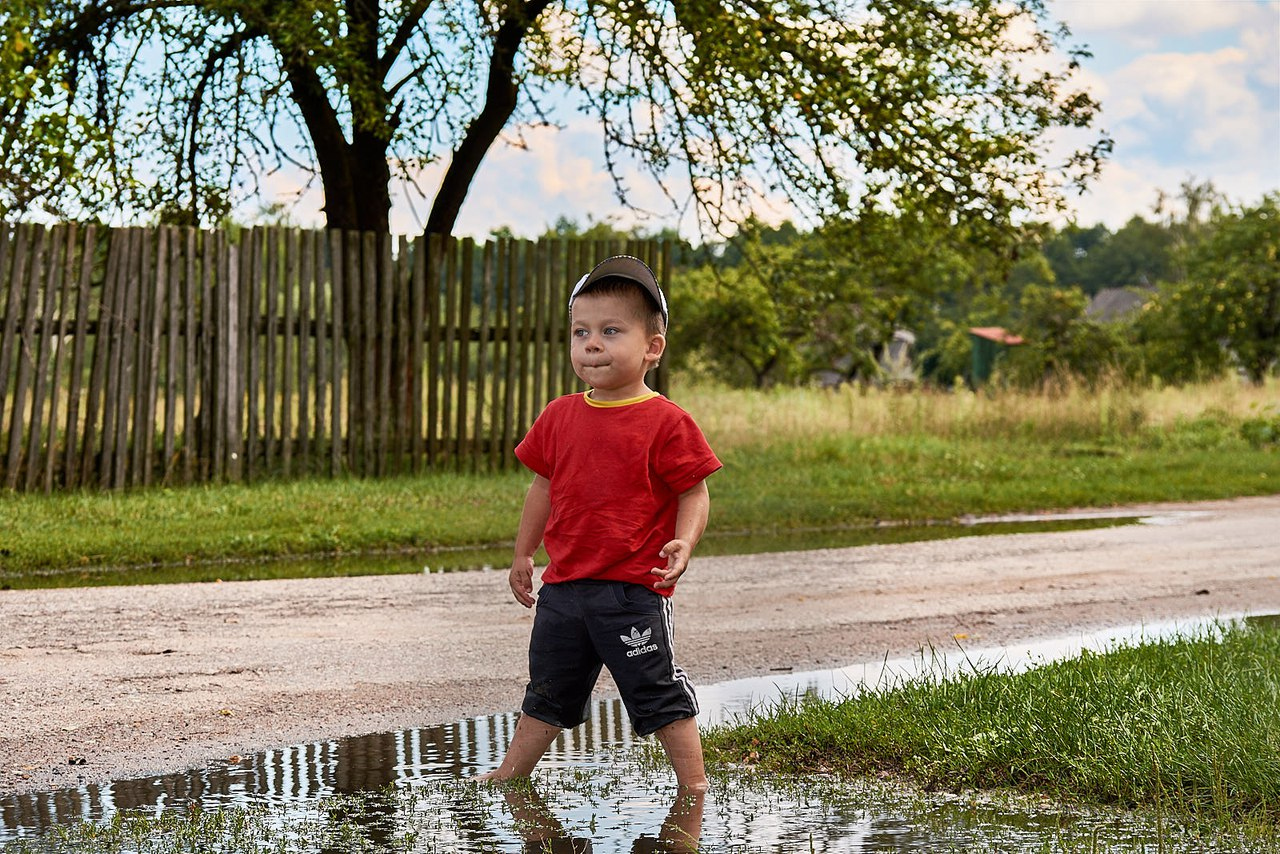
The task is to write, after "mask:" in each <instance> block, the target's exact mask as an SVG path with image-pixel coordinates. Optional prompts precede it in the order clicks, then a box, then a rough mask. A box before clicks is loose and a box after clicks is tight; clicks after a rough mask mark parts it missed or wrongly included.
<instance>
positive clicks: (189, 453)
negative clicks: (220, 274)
mask: <svg viewBox="0 0 1280 854" xmlns="http://www.w3.org/2000/svg"><path fill="white" fill-rule="evenodd" d="M182 237H183V254H182V261H183V271H184V272H183V276H182V321H181V323H182V451H181V454H182V482H183V483H185V484H189V483H191V482H192V481H193V479H194V476H195V453H196V449H197V428H196V417H195V412H196V405H197V401H196V377H197V368H196V354H197V352H198V350H197V349H196V293H197V287H198V286H197V278H196V277H197V272H196V270H197V267H196V230H195V229H194V228H192V227H190V226H188V227H187V228H185V229H183V231H182ZM206 309H207V306H206ZM207 388H208V387H207V386H206V387H205V389H203V390H202V391H204V390H207ZM200 405H201V406H203V405H204V404H203V402H201V403H200Z"/></svg>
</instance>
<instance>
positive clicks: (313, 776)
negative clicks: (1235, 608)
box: [0, 615, 1280, 854]
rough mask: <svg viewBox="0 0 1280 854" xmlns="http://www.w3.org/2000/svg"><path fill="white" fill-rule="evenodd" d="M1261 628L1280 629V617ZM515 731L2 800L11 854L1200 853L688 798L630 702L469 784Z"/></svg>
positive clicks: (888, 792) (776, 788)
mask: <svg viewBox="0 0 1280 854" xmlns="http://www.w3.org/2000/svg"><path fill="white" fill-rule="evenodd" d="M1249 619H1250V620H1251V621H1252V622H1255V623H1257V624H1261V625H1266V626H1271V627H1276V628H1280V615H1266V616H1256V617H1251V618H1249ZM1217 622H1219V620H1218V619H1215V620H1200V621H1173V622H1168V623H1163V624H1155V625H1143V626H1127V627H1123V628H1120V629H1116V630H1110V631H1104V632H1095V633H1091V634H1088V635H1074V636H1065V637H1060V638H1053V639H1048V640H1042V641H1037V642H1030V643H1022V644H1017V645H1013V646H1010V647H997V648H981V647H970V648H966V646H965V645H964V644H963V643H956V644H955V646H954V648H953V649H952V650H950V651H946V650H939V651H937V652H936V653H934V654H932V655H930V656H929V657H928V658H927V659H926V658H925V657H923V656H914V657H910V658H902V659H882V660H880V661H876V662H868V663H865V664H860V665H856V666H852V667H847V668H841V669H838V670H829V671H818V672H806V673H792V674H777V675H773V676H769V677H760V678H753V679H741V680H733V681H729V682H724V683H719V684H715V685H709V686H705V687H704V688H703V689H702V691H701V692H700V693H701V701H702V707H703V708H702V713H701V715H700V718H699V721H700V724H702V725H704V726H706V725H711V724H715V723H719V722H724V721H732V720H733V719H734V718H736V717H738V716H741V715H743V714H745V713H747V712H748V711H749V710H750V709H752V708H754V707H757V706H760V705H767V704H768V703H769V702H771V701H773V700H776V699H778V698H779V697H780V696H794V695H796V694H805V693H812V694H817V695H820V696H824V697H839V696H846V695H849V694H851V693H854V692H857V691H861V690H867V689H874V688H875V687H876V686H878V685H885V684H891V683H893V682H895V681H899V680H902V679H907V678H911V677H912V676H914V675H916V674H919V673H920V672H922V671H925V670H928V671H931V672H938V671H939V670H942V671H954V670H957V669H961V668H964V667H978V668H982V669H984V670H985V669H988V668H990V667H996V668H999V669H1002V670H1009V671H1017V670H1021V669H1025V668H1027V667H1033V666H1036V665H1038V664H1041V663H1044V662H1047V661H1052V660H1057V659H1062V658H1069V657H1073V656H1075V655H1076V654H1078V652H1079V651H1080V650H1081V649H1090V650H1094V651H1105V650H1106V649H1108V648H1109V647H1111V646H1113V645H1114V644H1116V643H1117V642H1123V643H1138V642H1141V641H1143V640H1150V639H1155V638H1167V637H1171V636H1174V635H1177V634H1180V633H1199V631H1200V630H1201V629H1202V628H1203V627H1204V626H1206V625H1209V626H1212V625H1214V624H1215V623H1217ZM514 726H515V715H512V714H504V715H492V716H483V717H476V718H470V719H466V720H462V721H457V722H454V723H452V724H449V725H446V726H435V727H425V728H419V729H410V730H400V731H396V732H387V733H376V734H370V735H364V736H358V737H350V738H343V739H338V740H333V741H317V742H309V743H305V744H297V745H291V746H289V747H285V748H280V749H275V750H269V751H265V752H262V753H259V754H255V755H252V756H245V757H235V758H234V759H230V760H227V761H223V762H218V763H213V764H210V765H208V766H206V767H203V768H200V769H194V770H190V771H186V772H182V773H176V774H167V775H158V776H148V777H140V778H136V779H124V780H117V781H112V782H110V783H106V784H102V785H98V784H92V785H86V786H80V787H76V788H71V789H62V790H56V791H49V792H37V793H27V794H23V795H17V796H9V797H5V798H0V842H9V843H13V844H16V842H17V841H19V840H26V841H28V842H30V843H32V844H33V845H38V840H39V839H40V837H41V836H42V835H43V834H44V833H45V832H46V831H48V830H49V829H50V828H52V827H54V826H57V825H62V826H66V825H69V824H72V823H74V822H78V821H90V822H97V823H102V822H109V821H110V820H111V819H112V818H113V817H115V816H117V815H118V814H122V813H132V812H141V813H145V814H153V815H154V814H157V813H161V812H164V811H171V812H177V813H186V812H188V811H189V810H190V809H192V808H193V807H197V806H198V807H199V808H200V809H201V810H204V811H206V812H207V811H212V810H216V809H218V808H228V807H229V808H235V809H241V810H267V811H270V813H271V815H272V817H273V821H275V822H280V823H281V824H282V825H283V826H285V827H290V826H296V827H304V826H307V825H308V824H309V823H314V822H317V821H319V822H320V823H321V824H325V823H328V824H336V823H339V822H342V823H344V824H345V825H346V827H347V828H348V829H347V830H346V832H347V833H348V834H350V833H355V834H356V835H357V836H359V837H360V838H361V839H363V840H364V841H366V842H368V843H370V844H371V845H373V846H375V847H378V846H391V847H393V848H394V847H395V846H394V845H393V844H392V843H393V842H395V843H404V842H405V841H406V840H408V839H409V838H410V837H414V836H415V835H420V834H421V833H422V831H423V829H426V828H429V829H430V833H431V836H430V845H431V846H435V847H429V846H427V843H426V842H424V843H423V845H424V846H427V847H421V846H420V847H418V848H413V847H407V848H406V849H405V850H423V851H436V850H439V851H451V852H456V854H479V852H489V851H495V852H496V851H523V850H530V849H529V848H528V846H529V845H531V844H536V846H542V848H541V849H540V848H538V847H535V848H534V849H533V850H552V851H560V850H563V851H583V850H589V851H592V852H604V851H619V852H625V851H683V850H693V849H694V847H695V846H696V845H699V844H700V845H701V846H702V848H701V850H706V851H730V850H742V851H777V852H792V851H808V850H817V851H831V852H883V851H917V850H974V849H981V848H983V847H988V848H990V849H992V850H1009V849H1011V848H1012V849H1024V848H1035V847H1038V846H1041V845H1045V844H1049V845H1052V843H1053V842H1054V840H1060V839H1061V838H1062V837H1063V835H1064V834H1066V835H1070V836H1074V837H1077V838H1094V839H1098V838H1101V840H1102V843H1103V844H1102V847H1101V850H1114V849H1115V848H1128V849H1129V850H1143V849H1145V848H1147V847H1148V846H1155V848H1158V849H1160V850H1168V851H1179V850H1196V848H1195V847H1194V846H1192V847H1188V848H1185V849H1184V848H1182V847H1180V846H1179V845H1178V841H1177V833H1176V830H1174V829H1170V828H1163V829H1162V831H1161V832H1160V834H1157V830H1156V828H1154V827H1153V826H1151V825H1150V823H1149V822H1143V821H1141V820H1137V821H1135V820H1134V819H1132V818H1131V817H1128V816H1126V815H1125V814H1123V813H1114V812H1102V811H1094V812H1089V811H1080V810H1070V809H1064V808H1063V807H1061V806H1055V805H1052V804H1037V803H1035V802H1031V801H1027V800H1021V801H1018V802H1012V801H1008V800H1005V801H1001V800H993V799H990V798H988V797H984V796H979V795H970V796H956V795H933V796H929V797H922V796H921V795H920V794H919V793H909V792H904V791H902V790H899V789H896V788H894V787H892V786H889V785H887V784H883V783H879V782H877V781H862V782H855V783H853V784H840V785H835V784H834V782H833V781H808V782H806V781H794V780H789V781H785V782H780V781H776V780H769V779H767V778H761V777H759V776H757V775H753V774H752V773H751V772H749V771H740V772H738V773H735V774H730V775H729V776H727V777H723V778H718V779H717V785H716V787H715V788H713V791H712V792H711V793H710V794H709V795H708V796H707V797H706V798H705V799H701V798H699V799H692V798H690V797H688V796H680V795H679V794H678V793H677V792H676V790H675V788H674V786H673V785H672V784H671V782H670V781H669V780H668V779H667V778H668V777H669V776H670V775H669V774H668V773H666V769H665V768H664V767H662V763H661V762H660V761H659V762H658V764H657V765H656V766H655V765H649V764H645V762H644V761H643V757H642V756H639V754H640V753H641V752H642V751H641V750H640V749H639V747H638V742H637V740H636V739H635V738H634V737H633V735H632V733H631V730H630V727H629V725H628V723H627V720H626V716H625V713H624V711H623V709H622V708H621V704H620V703H619V702H618V701H617V700H602V701H600V702H598V703H597V704H596V705H595V707H594V709H593V713H592V715H591V718H590V720H589V721H588V723H587V724H585V725H583V726H582V727H580V728H578V729H576V730H572V731H570V732H567V733H565V735H564V736H562V737H561V738H560V739H559V740H558V741H557V742H556V743H555V744H554V745H553V747H552V750H551V751H550V752H549V754H548V755H547V757H546V758H545V759H544V761H543V763H542V765H541V766H540V769H539V773H538V775H537V777H536V782H535V785H534V786H533V787H532V788H516V789H507V790H496V789H492V788H489V787H480V786H476V785H474V784H471V783H469V782H467V780H468V778H470V777H472V776H474V775H475V774H478V773H482V772H484V771H486V770H489V769H491V768H493V767H494V766H496V765H497V764H498V762H499V761H500V759H501V756H502V753H503V751H504V749H505V747H506V744H507V743H508V741H509V740H510V737H511V733H512V731H513V729H514ZM1099 835H1101V836H1099ZM588 841H589V846H587V845H586V843H587V842H588ZM575 845H576V846H577V847H575ZM557 846H559V847H557ZM37 850H39V849H37ZM306 850H309V849H306ZM397 850H399V849H397Z"/></svg>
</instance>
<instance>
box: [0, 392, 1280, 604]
mask: <svg viewBox="0 0 1280 854" xmlns="http://www.w3.org/2000/svg"><path fill="white" fill-rule="evenodd" d="M1273 385H1274V384H1273ZM1266 391H1268V389H1266V388H1264V389H1263V390H1262V392H1261V393H1265V392H1266ZM1270 391H1271V392H1272V393H1275V392H1276V391H1277V390H1276V389H1274V388H1272V389H1270ZM1261 393H1255V392H1254V391H1253V390H1251V389H1249V388H1248V387H1241V386H1235V385H1221V386H1213V387H1209V388H1208V389H1198V390H1190V391H1187V392H1185V393H1184V397H1186V398H1187V399H1186V400H1183V398H1173V399H1174V400H1177V401H1181V404H1182V409H1187V410H1190V409H1193V408H1194V407H1195V406H1204V407H1205V408H1203V409H1200V410H1197V411H1196V412H1195V414H1192V415H1187V414H1185V413H1184V412H1183V411H1182V410H1181V409H1178V408H1177V407H1175V406H1174V405H1173V404H1172V403H1170V402H1169V400H1170V398H1169V397H1168V396H1169V395H1170V392H1168V391H1167V390H1166V391H1165V392H1161V394H1162V395H1164V397H1160V398H1152V399H1150V400H1149V399H1147V398H1144V397H1141V396H1137V395H1136V394H1135V393H1130V392H1124V391H1105V390H1104V391H1103V392H1098V393H1093V394H1088V395H1086V394H1085V393H1084V392H1079V391H1075V392H1071V393H1070V394H1059V395H1055V396H1050V395H1025V394H1024V395H1012V394H1009V395H997V396H986V395H975V394H970V393H967V392H962V393H957V394H950V395H944V394H927V393H917V394H898V393H892V392H884V391H872V392H869V393H866V394H863V393H859V392H858V391H856V390H851V389H844V390H840V391H836V392H825V391H821V390H815V389H808V390H796V389H785V390H779V391H776V392H741V391H731V390H726V389H718V388H706V387H700V386H691V387H689V388H686V389H682V390H680V391H679V393H677V394H674V395H673V396H674V397H675V398H676V399H677V400H679V401H680V402H681V403H682V404H684V405H685V406H686V408H688V409H689V410H690V411H691V412H693V413H694V415H695V416H696V417H698V418H699V420H700V421H701V423H702V424H703V427H704V429H705V430H706V432H707V434H708V437H709V438H710V439H711V442H712V445H713V447H715V448H716V450H717V452H718V453H719V455H720V457H721V459H722V460H723V461H724V463H725V468H724V470H723V471H721V472H718V473H717V474H715V475H713V476H712V479H711V481H710V486H711V490H712V517H711V524H710V527H709V529H708V535H707V539H706V541H705V545H704V547H703V548H702V549H701V551H700V553H703V554H711V553H731V552H734V551H738V552H744V551H768V550H777V549H780V548H785V549H792V548H804V547H813V546H816V545H821V546H828V545H836V544H841V543H845V544H855V543H864V542H892V541H901V540H903V539H917V538H920V537H924V536H931V537H932V536H938V535H939V534H940V533H944V532H945V528H942V527H939V525H938V523H944V524H945V523H949V522H954V521H955V520H957V519H960V518H962V517H965V516H968V515H972V514H992V513H1012V512H1033V511H1040V510H1053V509H1062V508H1070V507H1105V506H1110V505H1116V504H1124V503H1132V502H1155V501H1190V500H1202V499H1211V498H1226V497H1233V496H1242V495H1259V494H1271V493H1275V492H1277V491H1280V449H1278V447H1277V441H1280V410H1278V411H1276V414H1275V415H1274V420H1275V421H1276V424H1277V429H1276V430H1270V427H1269V425H1270V424H1271V421H1272V419H1273V415H1272V412H1273V410H1272V409H1269V408H1268V407H1267V405H1266V404H1264V403H1262V402H1261V401H1263V400H1265V398H1264V397H1261V396H1259V395H1260V394H1261ZM1151 394H1153V393H1151ZM528 483H529V475H528V474H527V473H525V472H523V471H512V472H505V473H499V474H465V473H450V472H438V473H431V474H424V475H421V476H417V477H398V478H388V479H385V480H356V479H339V480H312V481H291V482H280V481H264V482H260V483H255V484H252V485H215V486H200V487H191V488H182V489H150V490H139V491H128V492H120V493H84V492H77V493H70V494H56V495H51V496H44V495H32V494H15V493H5V494H0V587H3V586H5V585H7V586H9V587H13V588H17V587H27V586H54V585H75V584H86V583H148V582H151V581H162V580H163V581H180V580H207V579H209V578H210V576H211V575H212V576H213V577H228V578H231V577H279V576H303V577H305V576H308V575H313V574H334V573H335V572H340V573H365V572H420V571H421V570H422V568H423V566H430V567H432V568H433V569H439V568H460V567H465V566H471V567H474V566H479V565H482V564H485V563H489V564H492V565H495V566H505V565H506V562H507V561H508V560H509V550H510V543H511V541H512V539H513V537H514V531H515V527H516V522H517V520H518V518H519V513H520V506H521V503H522V501H523V497H524V491H525V489H526V488H527V486H528ZM886 522H887V523H892V524H889V525H884V524H883V523H886ZM911 523H915V524H927V525H929V526H930V527H927V528H924V527H922V528H920V529H919V531H918V533H917V532H911V531H906V532H904V530H903V527H904V525H910V524H911ZM458 550H468V551H467V552H466V553H459V552H458ZM300 556H312V557H316V558H323V559H324V560H323V561H312V562H311V563H310V564H308V563H307V562H306V561H296V560H294V561H289V562H283V563H280V564H279V565H277V566H272V567H270V568H269V569H267V568H265V567H264V566H263V565H261V562H263V561H269V560H272V559H276V558H286V557H288V558H297V557H300ZM343 556H348V557H350V556H359V557H360V558H361V559H360V560H350V561H346V562H341V563H335V562H334V560H333V558H341V557H343ZM225 561H239V562H254V561H257V562H259V565H256V566H252V567H247V568H246V567H244V566H242V567H240V569H238V570H232V569H228V570H227V571H226V572H220V571H219V570H218V569H216V568H214V569H212V570H211V569H210V568H209V567H210V565H216V564H217V563H218V562H225ZM321 564H323V565H321ZM157 566H161V567H169V568H176V569H174V570H173V571H166V572H163V573H156V572H154V571H152V569H153V568H155V567H157ZM186 566H193V567H198V568H197V569H193V570H191V572H190V573H184V572H183V571H182V569H181V568H182V567H186ZM100 568H112V569H111V571H108V572H100V571H97V570H99V569H100ZM119 568H124V569H123V571H122V570H120V569H119ZM143 568H147V569H146V571H145V572H144V571H143Z"/></svg>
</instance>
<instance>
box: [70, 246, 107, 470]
mask: <svg viewBox="0 0 1280 854" xmlns="http://www.w3.org/2000/svg"><path fill="white" fill-rule="evenodd" d="M97 247H98V231H97V226H95V225H94V224H93V223H90V224H89V225H87V226H86V227H85V230H84V238H83V240H82V241H81V251H80V273H79V276H78V278H77V279H76V325H75V332H74V333H73V337H72V344H71V380H70V382H69V383H68V384H67V430H66V438H65V439H64V440H63V459H62V472H63V475H62V478H63V484H64V485H65V486H66V487H67V488H68V489H74V488H75V487H76V486H77V485H79V482H80V465H79V462H80V458H79V456H78V454H77V453H76V451H77V448H78V446H79V442H80V441H85V442H88V443H90V444H92V436H93V434H92V431H91V429H90V425H88V424H86V425H85V428H84V429H83V430H81V429H80V396H81V394H82V389H81V386H82V384H83V378H84V360H85V351H86V349H87V348H88V343H89V305H90V303H89V296H90V293H91V283H92V280H91V277H92V275H93V267H94V259H95V257H96V255H97Z"/></svg>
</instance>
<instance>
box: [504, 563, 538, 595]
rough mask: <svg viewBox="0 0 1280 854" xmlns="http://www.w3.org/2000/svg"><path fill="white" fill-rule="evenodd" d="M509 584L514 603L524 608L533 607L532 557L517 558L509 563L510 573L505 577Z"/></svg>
mask: <svg viewBox="0 0 1280 854" xmlns="http://www.w3.org/2000/svg"><path fill="white" fill-rule="evenodd" d="M507 581H508V583H510V584H511V592H512V593H514V594H515V597H516V601H517V602H519V603H520V604H521V605H523V606H525V607H526V608H532V607H533V602H534V599H533V557H532V556H530V557H524V558H521V557H517V558H516V559H515V560H514V561H512V563H511V573H510V574H509V575H508V576H507Z"/></svg>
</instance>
